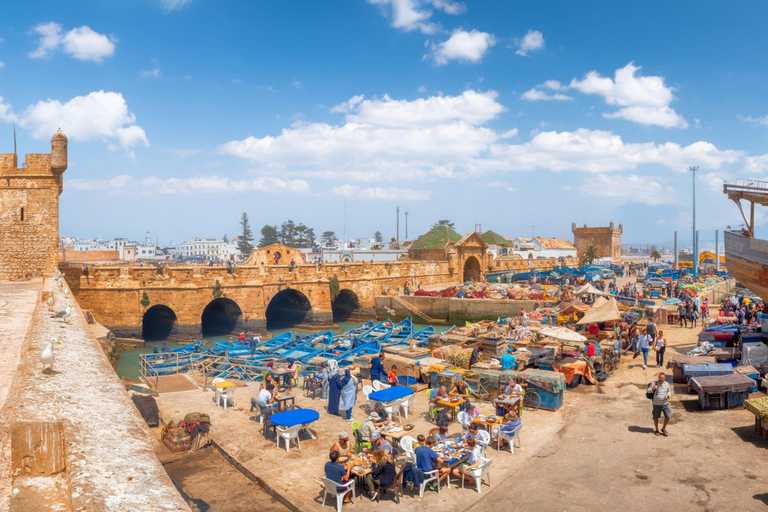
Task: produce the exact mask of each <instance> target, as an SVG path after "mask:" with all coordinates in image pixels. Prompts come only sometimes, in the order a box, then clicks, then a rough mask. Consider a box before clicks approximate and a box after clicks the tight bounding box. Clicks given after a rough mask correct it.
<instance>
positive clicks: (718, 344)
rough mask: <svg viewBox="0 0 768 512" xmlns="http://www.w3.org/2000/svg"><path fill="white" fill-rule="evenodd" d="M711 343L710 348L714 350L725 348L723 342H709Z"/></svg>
mask: <svg viewBox="0 0 768 512" xmlns="http://www.w3.org/2000/svg"><path fill="white" fill-rule="evenodd" d="M710 343H712V346H713V347H715V348H725V344H726V342H725V341H710Z"/></svg>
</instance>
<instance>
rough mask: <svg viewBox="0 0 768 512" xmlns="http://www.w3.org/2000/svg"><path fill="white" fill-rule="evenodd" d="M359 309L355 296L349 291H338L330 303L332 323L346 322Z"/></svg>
mask: <svg viewBox="0 0 768 512" xmlns="http://www.w3.org/2000/svg"><path fill="white" fill-rule="evenodd" d="M359 308H360V299H359V298H358V297H357V294H356V293H355V292H353V291H352V290H349V289H346V288H345V289H343V290H341V291H339V294H338V295H337V296H336V298H335V299H333V302H331V311H333V321H334V322H346V321H347V320H349V317H350V316H352V313H354V312H355V311H356V310H357V309H359Z"/></svg>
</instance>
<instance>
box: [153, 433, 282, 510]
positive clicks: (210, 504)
mask: <svg viewBox="0 0 768 512" xmlns="http://www.w3.org/2000/svg"><path fill="white" fill-rule="evenodd" d="M160 451H161V450H158V452H160ZM163 451H164V453H163V454H159V455H160V461H161V462H162V463H163V467H164V468H165V470H166V471H167V472H168V476H170V477H171V480H173V483H174V485H175V486H176V488H177V489H178V490H179V492H180V493H181V495H182V497H184V499H185V500H187V503H188V504H189V506H190V508H191V509H192V510H193V511H194V512H208V511H210V512H238V511H241V510H262V511H265V512H273V511H274V512H277V511H285V510H288V509H287V508H286V507H285V506H283V505H282V504H281V503H279V502H278V501H275V499H274V498H272V497H271V496H270V495H269V494H268V493H267V492H266V491H265V490H264V489H262V488H261V487H259V485H258V484H256V483H254V482H252V481H251V480H249V479H248V478H247V477H246V476H245V475H243V474H242V473H240V471H238V470H237V469H235V467H234V466H232V465H231V464H230V463H229V461H227V460H226V459H225V458H224V457H223V456H222V455H221V453H219V451H218V450H217V449H216V448H215V447H213V446H209V447H207V448H204V449H202V450H199V451H196V452H186V453H180V454H171V453H169V452H168V451H167V450H164V449H163ZM222 485H225V486H226V492H222Z"/></svg>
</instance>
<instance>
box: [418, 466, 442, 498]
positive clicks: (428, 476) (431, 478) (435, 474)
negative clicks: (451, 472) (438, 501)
mask: <svg viewBox="0 0 768 512" xmlns="http://www.w3.org/2000/svg"><path fill="white" fill-rule="evenodd" d="M430 482H437V494H440V470H438V469H433V470H432V471H425V472H424V481H423V482H421V483H420V484H419V498H423V497H424V489H426V488H427V484H429V483H430Z"/></svg>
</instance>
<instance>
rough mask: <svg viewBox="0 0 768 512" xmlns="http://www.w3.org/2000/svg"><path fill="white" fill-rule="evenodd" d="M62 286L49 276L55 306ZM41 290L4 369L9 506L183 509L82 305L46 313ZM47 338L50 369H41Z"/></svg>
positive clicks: (61, 301) (2, 432)
mask: <svg viewBox="0 0 768 512" xmlns="http://www.w3.org/2000/svg"><path fill="white" fill-rule="evenodd" d="M62 291H63V290H62V289H61V288H59V287H58V286H56V285H55V281H54V280H48V281H47V282H46V283H45V285H44V292H48V293H53V294H54V297H55V306H54V310H55V311H60V310H63V309H64V307H65V304H66V302H67V300H68V298H67V297H65V296H64V294H63V293H62ZM45 296H47V294H46V295H45ZM43 298H44V297H43V294H37V295H36V297H35V300H36V301H37V307H36V309H35V310H34V313H33V314H32V315H31V327H30V328H29V331H28V333H27V336H26V339H25V341H24V345H23V347H22V350H21V353H22V356H21V360H20V364H19V366H18V369H15V373H14V369H13V368H2V371H3V372H9V371H10V372H11V373H12V374H13V380H12V386H11V389H10V393H9V398H8V400H7V401H6V404H5V407H4V408H3V409H2V413H1V414H2V417H1V418H0V419H1V420H2V421H0V436H2V448H3V453H4V454H5V455H4V457H2V458H0V459H2V463H3V466H4V467H3V468H2V470H3V471H4V472H6V473H7V472H8V471H9V470H10V474H12V478H13V488H14V489H15V491H14V493H11V492H10V491H11V489H6V491H5V492H4V493H3V494H6V495H10V496H11V497H10V510H11V511H15V510H19V511H21V510H83V511H99V512H101V511H105V510H109V511H131V512H133V511H136V510H160V511H162V510H169V511H170V510H173V511H176V510H185V511H186V510H189V507H188V506H187V504H186V503H185V502H184V500H183V499H182V497H181V496H180V495H179V493H178V492H177V490H176V488H175V487H174V485H173V483H172V482H171V480H170V478H169V477H168V475H167V474H166V472H165V471H164V469H163V467H162V465H161V464H160V462H159V461H158V460H157V457H156V456H155V454H154V446H155V444H156V441H155V440H154V438H153V436H152V435H151V433H150V431H149V429H148V427H147V425H146V423H145V422H144V420H143V419H142V418H141V416H140V415H139V413H138V411H137V410H136V407H135V406H134V405H133V403H132V401H131V400H130V399H129V397H128V394H127V392H126V390H125V388H124V387H123V385H122V383H121V382H120V380H119V379H118V377H117V375H115V372H114V370H113V369H112V367H111V366H110V364H109V362H108V360H107V358H106V356H105V355H104V353H103V352H102V350H101V348H100V346H99V343H98V341H97V340H96V338H95V337H94V336H93V333H92V332H91V330H90V328H89V327H88V325H87V324H86V321H85V318H84V316H83V312H82V310H81V309H80V307H79V306H78V305H77V304H76V303H73V304H72V313H71V315H70V317H69V318H67V319H66V320H64V319H60V318H52V317H51V315H50V314H49V312H48V306H47V305H46V304H45V303H44V302H43ZM69 298H71V297H69ZM51 340H56V343H54V345H53V347H54V349H53V350H54V355H55V362H54V363H53V372H52V373H43V372H42V371H41V370H42V369H43V367H42V364H41V362H40V356H41V354H42V352H43V350H44V349H45V348H46V345H47V344H48V343H49V342H50V341H51ZM8 466H10V468H9V467H8Z"/></svg>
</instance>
